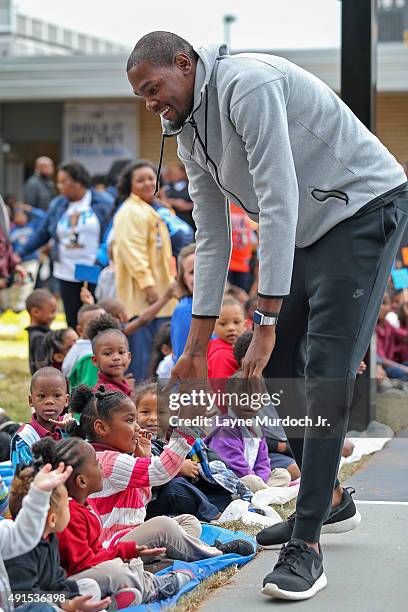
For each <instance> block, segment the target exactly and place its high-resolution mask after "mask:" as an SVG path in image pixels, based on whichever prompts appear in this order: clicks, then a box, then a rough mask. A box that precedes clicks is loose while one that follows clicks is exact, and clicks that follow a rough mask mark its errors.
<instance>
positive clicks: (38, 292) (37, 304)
mask: <svg viewBox="0 0 408 612" xmlns="http://www.w3.org/2000/svg"><path fill="white" fill-rule="evenodd" d="M53 297H54V296H53V295H52V293H51V291H48V289H34V291H32V292H31V293H30V295H29V296H28V298H27V299H26V309H27V311H28V312H31V311H32V309H33V308H41V307H42V306H43V305H44V304H45V303H46V302H48V301H49V300H51V299H52V298H53Z"/></svg>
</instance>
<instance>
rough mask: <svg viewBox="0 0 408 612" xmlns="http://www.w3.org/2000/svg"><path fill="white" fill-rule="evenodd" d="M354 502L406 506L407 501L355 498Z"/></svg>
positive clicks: (368, 504)
mask: <svg viewBox="0 0 408 612" xmlns="http://www.w3.org/2000/svg"><path fill="white" fill-rule="evenodd" d="M354 502H355V503H356V504H357V505H358V504H362V505H363V504H365V505H366V506H408V501H362V500H360V499H355V500H354Z"/></svg>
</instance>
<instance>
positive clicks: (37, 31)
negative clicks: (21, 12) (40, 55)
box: [32, 19, 43, 40]
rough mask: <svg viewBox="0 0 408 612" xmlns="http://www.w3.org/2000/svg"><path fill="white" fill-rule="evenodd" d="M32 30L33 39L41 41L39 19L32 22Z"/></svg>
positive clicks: (41, 24)
mask: <svg viewBox="0 0 408 612" xmlns="http://www.w3.org/2000/svg"><path fill="white" fill-rule="evenodd" d="M32 28H33V38H37V39H38V40H42V39H43V32H42V30H43V22H42V21H40V20H39V19H33V20H32Z"/></svg>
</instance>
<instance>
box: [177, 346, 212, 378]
mask: <svg viewBox="0 0 408 612" xmlns="http://www.w3.org/2000/svg"><path fill="white" fill-rule="evenodd" d="M207 372H208V370H207V356H206V355H197V356H192V355H188V354H186V353H183V354H182V355H181V357H180V359H179V360H178V361H177V363H176V365H175V366H174V368H173V369H172V371H171V378H172V381H173V384H174V383H175V382H177V381H179V382H183V381H186V380H198V381H206V380H207Z"/></svg>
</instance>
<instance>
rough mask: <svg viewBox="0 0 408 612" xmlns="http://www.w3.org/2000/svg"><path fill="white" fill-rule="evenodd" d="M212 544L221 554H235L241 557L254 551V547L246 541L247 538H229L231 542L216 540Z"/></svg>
mask: <svg viewBox="0 0 408 612" xmlns="http://www.w3.org/2000/svg"><path fill="white" fill-rule="evenodd" d="M213 546H215V548H218V550H220V551H221V552H222V554H223V555H229V554H235V555H240V556H241V557H248V556H249V555H253V554H254V552H255V550H254V547H253V546H252V544H251V543H250V542H247V540H231V542H220V541H219V540H216V541H215V542H214V544H213Z"/></svg>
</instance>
